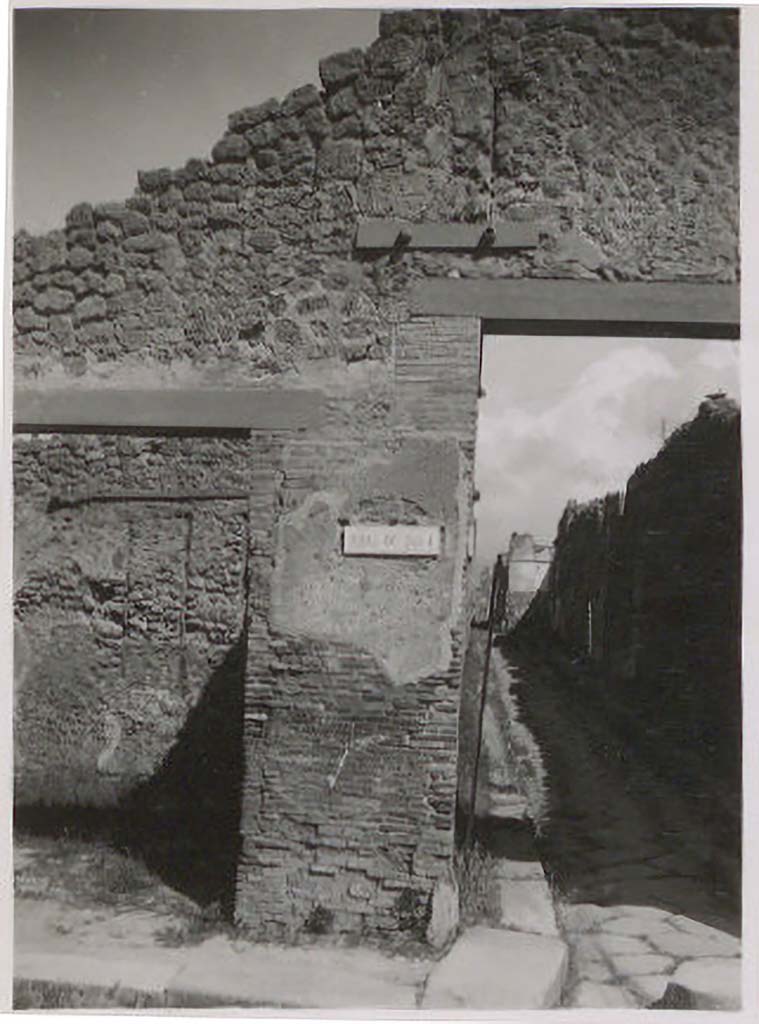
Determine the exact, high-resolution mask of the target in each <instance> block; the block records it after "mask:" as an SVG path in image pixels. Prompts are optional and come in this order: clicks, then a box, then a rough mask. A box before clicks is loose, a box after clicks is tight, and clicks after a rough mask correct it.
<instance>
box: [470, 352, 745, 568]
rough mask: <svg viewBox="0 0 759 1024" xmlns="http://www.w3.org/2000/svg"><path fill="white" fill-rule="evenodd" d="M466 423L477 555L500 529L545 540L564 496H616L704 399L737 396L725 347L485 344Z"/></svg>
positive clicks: (485, 559) (497, 542)
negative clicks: (476, 398)
mask: <svg viewBox="0 0 759 1024" xmlns="http://www.w3.org/2000/svg"><path fill="white" fill-rule="evenodd" d="M482 385H483V387H484V389H485V392H486V394H485V397H484V398H482V399H481V400H480V403H479V422H478V427H477V465H476V486H477V488H478V490H479V491H480V495H481V497H480V501H479V502H478V504H477V506H476V515H477V559H478V561H480V562H482V563H484V564H490V563H491V562H492V561H493V560H494V559H495V555H496V554H497V553H498V552H499V551H505V550H507V549H508V539H509V537H510V535H511V533H512V531H517V532H519V533H532V534H534V535H535V536H537V537H544V538H546V539H553V538H554V537H555V534H556V526H557V524H558V520H559V518H560V516H561V513H562V511H563V509H564V506H565V505H566V503H567V501H568V500H569V499H572V498H574V499H577V500H579V501H586V500H588V499H590V498H594V497H601V496H602V495H604V494H606V493H607V492H608V491H614V490H620V489H622V488H623V487H624V485H625V482H626V481H627V479H628V477H629V476H630V474H631V473H632V471H633V470H634V469H635V467H636V466H637V465H638V464H639V463H640V462H643V461H645V460H646V459H649V458H651V457H652V456H653V455H655V454H656V452H657V451H658V449H659V448H660V447H661V443H662V430H664V432H665V434H669V433H671V432H672V431H673V430H674V429H675V428H676V427H678V426H680V424H681V423H684V422H685V421H686V420H689V419H692V418H693V416H695V415H696V413H697V411H698V405H699V402H701V401H702V399H703V398H704V396H705V395H706V394H708V393H710V392H713V391H717V390H719V389H723V390H725V391H727V393H728V394H729V395H730V396H731V397H732V398H735V399H736V400H739V369H738V346H737V345H736V344H734V343H731V342H729V341H696V340H693V339H662V338H653V339H649V338H646V339H636V338H595V337H594V338H561V337H551V338H540V337H517V336H511V337H489V338H488V337H486V338H485V341H484V351H483V364H482Z"/></svg>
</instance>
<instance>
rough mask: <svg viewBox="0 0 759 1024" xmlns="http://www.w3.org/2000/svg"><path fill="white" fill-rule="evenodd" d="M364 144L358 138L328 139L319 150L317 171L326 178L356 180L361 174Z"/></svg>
mask: <svg viewBox="0 0 759 1024" xmlns="http://www.w3.org/2000/svg"><path fill="white" fill-rule="evenodd" d="M363 156H364V152H363V146H362V145H361V143H360V142H359V141H358V140H356V139H341V140H340V141H339V142H333V141H331V140H327V141H326V142H325V143H324V145H323V146H322V147H321V149H320V150H319V155H318V158H317V171H318V174H319V177H320V178H322V179H325V180H329V179H334V180H336V181H356V179H357V178H358V177H359V175H360V174H361V167H362V163H363Z"/></svg>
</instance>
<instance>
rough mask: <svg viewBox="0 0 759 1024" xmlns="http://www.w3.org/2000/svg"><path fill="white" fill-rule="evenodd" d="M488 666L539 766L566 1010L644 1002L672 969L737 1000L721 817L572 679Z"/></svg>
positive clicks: (732, 885) (501, 653) (527, 665)
mask: <svg viewBox="0 0 759 1024" xmlns="http://www.w3.org/2000/svg"><path fill="white" fill-rule="evenodd" d="M496 657H497V658H498V660H499V661H500V663H501V667H502V669H503V671H504V673H505V675H503V674H502V673H499V674H500V675H501V677H502V679H505V678H506V677H508V687H509V690H510V692H511V694H512V695H513V697H514V698H515V699H516V703H517V707H518V711H519V717H520V718H521V720H522V722H523V723H524V724H525V725H527V727H528V728H529V729H530V731H531V732H532V734H533V736H534V737H535V739H536V740H537V742H538V744H539V746H540V749H541V756H542V759H543V763H544V766H545V769H546V779H547V810H546V813H545V817H544V820H543V822H542V825H541V835H540V838H539V844H540V852H541V858H542V860H543V864H544V867H545V870H546V874H547V876H548V877H549V879H550V880H552V881H553V882H554V889H555V892H556V894H557V896H558V903H559V906H558V910H559V916H560V919H563V927H564V932H565V937H566V938H567V940H568V941H569V943H570V951H571V956H570V962H571V965H572V967H571V972H570V979H569V984H568V989H567V993H566V997H567V1002H568V1004H569V1005H575V1006H626V1005H627V1006H632V1005H638V1006H640V1005H650V1004H651V1002H653V1001H654V1000H655V999H657V998H659V997H660V996H661V995H662V993H663V991H664V989H665V988H666V985H667V983H668V980H669V979H673V980H676V971H677V970H681V971H684V972H685V973H686V974H687V972H688V971H691V972H694V971H695V976H696V977H697V978H701V977H703V978H705V979H706V981H707V982H709V983H711V981H710V980H709V979H710V977H711V974H715V976H718V980H717V982H716V984H717V985H720V984H723V980H724V979H728V980H726V981H724V983H725V984H727V985H728V987H729V988H730V989H731V991H733V992H734V991H735V990H736V987H738V986H739V982H738V980H737V979H738V977H739V971H740V967H739V960H738V959H737V957H738V955H739V953H740V943H739V941H738V938H736V937H737V936H739V935H740V895H739V893H740V864H739V862H738V859H737V858H732V859H731V858H730V857H729V855H728V854H727V853H726V852H725V850H724V848H723V847H724V843H723V842H722V840H723V838H724V837H723V836H722V835H721V832H720V825H719V818H718V815H717V813H716V809H715V808H712V807H711V806H710V805H709V804H707V803H706V801H704V800H699V799H698V794H696V793H694V792H693V791H692V788H691V791H687V790H685V789H684V788H681V787H679V786H678V784H677V782H676V781H675V780H668V779H667V778H666V777H663V776H662V774H661V772H658V773H657V771H656V770H655V769H654V768H653V767H652V766H651V765H649V764H647V763H644V760H643V758H641V757H637V758H636V757H633V756H632V754H631V747H630V745H629V744H625V743H624V742H621V741H620V740H619V739H617V738H616V737H615V736H614V734H613V730H612V729H611V727H610V725H609V723H608V722H607V721H605V720H604V717H603V715H602V714H601V713H600V712H599V710H598V708H597V706H596V703H595V702H594V701H593V698H592V694H591V692H590V690H589V689H586V690H584V689H583V688H582V683H581V682H578V680H577V679H576V678H573V679H565V678H562V677H561V676H560V674H559V672H558V671H557V670H556V669H555V668H553V667H551V666H550V665H548V664H547V663H540V662H537V661H535V660H528V659H527V658H526V657H525V656H524V654H523V653H522V652H518V651H514V650H512V649H509V648H508V647H507V646H502V647H501V648H500V649H499V650H498V653H497V655H496ZM641 908H643V909H641ZM607 932H608V934H607ZM694 964H696V965H697V966H694ZM633 972H636V973H637V974H638V977H636V978H635V979H634V980H635V984H632V982H631V980H630V977H629V975H631V974H632V973H633ZM710 972H711V974H710Z"/></svg>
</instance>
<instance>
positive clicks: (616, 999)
mask: <svg viewBox="0 0 759 1024" xmlns="http://www.w3.org/2000/svg"><path fill="white" fill-rule="evenodd" d="M569 1005H570V1006H572V1007H584V1008H586V1009H589V1010H590V1009H604V1010H607V1009H608V1010H611V1009H623V1008H627V1007H634V1006H637V1005H638V1004H637V1001H636V1000H635V998H634V997H633V996H632V995H630V993H628V992H627V991H626V989H624V988H620V987H619V986H617V985H604V984H599V983H598V982H594V981H586V980H583V981H581V982H580V984H579V985H578V986H577V987H576V988H575V989H574V991H573V992H572V996H571V998H570V1000H569Z"/></svg>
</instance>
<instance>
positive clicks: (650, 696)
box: [458, 325, 741, 931]
mask: <svg viewBox="0 0 759 1024" xmlns="http://www.w3.org/2000/svg"><path fill="white" fill-rule="evenodd" d="M499 326H500V325H499ZM662 333H668V332H662ZM688 333H689V335H690V336H689V337H687V338H685V337H669V336H665V337H651V336H638V337H634V336H627V335H629V332H625V334H626V336H624V337H619V336H615V337H604V336H598V335H595V336H592V335H589V334H587V333H586V334H585V335H583V336H576V337H568V336H561V337H557V336H540V335H527V334H525V335H518V334H511V335H508V336H504V335H492V334H486V335H485V336H484V338H483V342H482V354H481V394H482V397H481V400H480V409H479V423H478V435H477V451H476V472H475V486H476V489H477V491H478V493H479V499H478V502H477V504H476V507H475V515H476V521H477V532H476V537H477V543H476V552H475V556H474V563H473V569H474V574H475V587H474V590H475V596H474V599H473V608H472V624H473V628H472V634H471V636H472V641H471V645H470V651H469V654H468V658H467V665H466V669H465V683H464V691H463V696H462V711H461V715H462V721H461V741H460V743H461V747H460V758H461V766H460V780H459V815H458V818H459V839H460V841H462V840H463V837H464V836H465V834H466V827H467V823H468V821H469V815H470V813H471V806H470V804H471V801H469V800H468V794H469V792H470V789H471V781H472V768H473V763H474V760H475V755H476V750H477V741H478V735H479V730H478V718H479V713H480V709H481V695H482V688H483V669H484V663H485V660H486V659H485V656H484V650H485V646H486V644H487V634H488V631H487V627H488V625H489V624H490V625H491V626H492V632H493V635H494V653H493V658H492V663H491V666H490V669H489V672H488V683H487V700H486V703H485V707H484V714H483V715H482V744H481V748H480V763H479V780H478V786H477V790H478V797H477V802H476V805H475V811H476V813H475V830H474V832H475V837H476V839H477V840H479V842H480V843H481V845H483V846H484V847H485V848H486V849H489V850H490V851H491V853H493V854H494V855H496V856H504V855H505V856H509V857H511V858H516V859H520V858H521V857H522V856H524V854H523V853H521V852H520V850H522V849H523V848H524V843H523V842H522V841H521V839H520V838H519V837H520V835H521V834H522V833H523V831H524V828H525V826H526V823H527V824H529V826H531V829H532V830H534V831H536V832H537V834H538V845H539V848H540V851H541V855H542V859H543V860H544V862H545V866H546V868H547V869H548V872H549V873H550V874H551V875H552V876H553V878H554V879H555V881H556V883H557V886H558V888H559V890H560V891H561V892H563V894H564V896H565V898H567V899H571V900H573V901H588V902H597V903H602V904H605V903H609V904H624V903H627V904H630V903H633V904H640V903H643V904H648V905H660V906H662V907H664V908H668V909H673V910H676V911H677V912H680V913H684V914H687V915H688V916H695V917H697V918H699V919H701V920H710V921H712V922H713V923H715V924H717V925H719V926H721V927H724V928H728V929H729V930H731V931H736V930H737V929H738V928H739V919H740V915H739V905H740V822H741V812H740V738H741V726H740V518H741V512H740V508H741V497H740V427H739V409H738V401H739V372H738V351H737V346H734V345H732V344H729V343H726V342H725V341H724V340H715V339H713V338H712V339H710V338H708V337H707V338H704V337H703V334H704V333H707V332H706V331H699V330H696V331H690V330H689V331H688ZM646 464H648V465H647V468H644V469H641V470H638V472H637V473H636V469H637V467H641V466H643V467H645V466H646ZM634 474H635V475H634ZM499 555H500V557H501V562H502V565H503V573H502V582H501V583H499V584H498V585H497V586H496V588H495V594H494V598H495V600H494V603H493V620H492V622H490V620H489V610H490V609H489V605H490V601H491V589H492V581H493V569H494V564H495V562H496V558H497V556H499ZM706 808H708V813H706V814H705V813H704V812H705V810H706ZM528 845H529V844H528ZM619 865H627V867H626V868H624V869H623V868H622V867H620V866H619Z"/></svg>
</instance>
